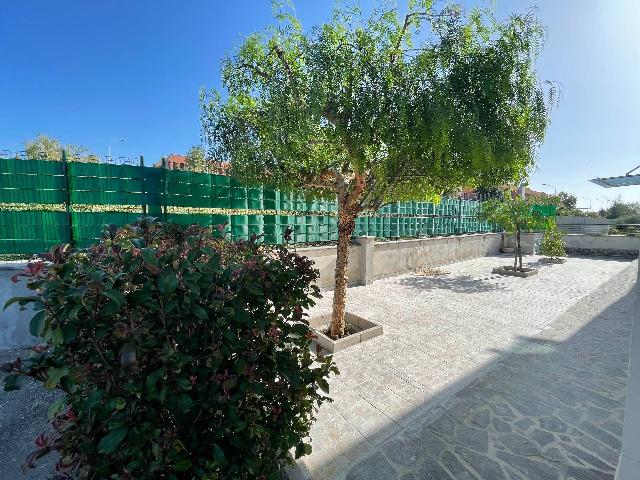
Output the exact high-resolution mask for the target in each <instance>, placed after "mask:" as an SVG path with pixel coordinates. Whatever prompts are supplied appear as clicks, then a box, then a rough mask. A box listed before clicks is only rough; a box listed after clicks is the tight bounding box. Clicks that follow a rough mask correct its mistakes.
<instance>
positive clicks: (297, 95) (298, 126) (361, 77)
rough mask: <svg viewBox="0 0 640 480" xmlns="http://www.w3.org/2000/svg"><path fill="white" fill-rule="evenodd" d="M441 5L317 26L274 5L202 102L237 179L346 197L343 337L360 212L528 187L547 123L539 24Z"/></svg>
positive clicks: (339, 305)
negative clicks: (473, 191)
mask: <svg viewBox="0 0 640 480" xmlns="http://www.w3.org/2000/svg"><path fill="white" fill-rule="evenodd" d="M431 3H432V2H431V1H427V0H423V1H411V2H410V4H409V7H408V10H407V12H406V14H404V15H401V14H400V12H399V11H398V10H397V9H396V8H395V7H394V6H393V3H391V2H388V3H386V4H385V5H383V6H382V7H381V8H379V9H378V10H376V11H374V12H373V13H372V14H371V16H369V17H367V18H363V17H362V15H361V14H360V13H359V12H358V11H355V10H353V9H351V10H349V9H344V8H343V9H340V8H337V9H336V10H335V12H334V15H333V17H332V20H331V21H329V22H328V23H326V24H323V25H319V26H316V27H314V28H312V29H311V30H304V29H303V28H302V27H301V25H300V24H299V23H298V21H297V20H296V18H295V17H293V16H292V15H289V14H287V13H286V11H284V10H278V9H276V11H275V19H276V22H274V23H275V26H273V27H271V28H269V29H267V30H266V31H265V32H262V33H255V34H252V35H250V36H249V37H247V38H246V39H245V40H244V42H243V43H242V44H241V45H240V46H239V48H237V50H235V51H234V52H233V53H232V54H230V55H229V56H228V57H227V58H225V60H224V61H223V67H222V85H223V89H222V91H221V92H220V91H216V90H214V91H212V92H210V93H203V94H202V126H203V138H204V139H205V141H206V142H207V144H208V147H209V149H210V156H211V158H214V159H215V160H216V161H218V162H230V165H231V174H232V175H234V176H236V177H238V178H241V179H244V180H245V181H247V182H252V181H257V182H262V183H267V184H272V185H275V186H278V187H281V188H282V187H284V188H288V189H292V188H304V189H307V190H308V191H311V192H312V193H313V194H319V195H324V196H330V197H333V198H335V197H337V202H338V245H337V261H336V270H335V290H334V298H333V321H332V327H331V331H332V334H333V335H335V336H342V335H343V334H344V312H345V297H346V287H347V261H348V247H349V243H350V241H351V236H352V234H353V231H354V226H355V219H356V217H357V215H358V214H360V213H362V212H364V211H367V210H376V209H378V208H379V207H380V206H381V205H383V204H384V203H386V202H389V201H398V200H407V199H414V200H419V199H424V200H427V199H433V198H437V197H438V196H439V195H440V194H441V193H442V192H443V191H445V190H452V189H455V188H458V187H462V186H473V185H500V184H504V183H512V182H514V181H516V182H517V181H518V180H519V179H520V178H521V177H522V176H523V175H524V174H525V172H526V171H527V169H528V167H530V166H531V165H532V164H533V162H534V154H535V150H536V146H537V145H538V144H539V143H540V142H541V140H542V138H543V135H544V132H545V130H546V127H547V123H548V107H547V102H546V97H545V92H543V88H542V86H541V84H540V83H539V81H538V79H537V76H536V74H535V70H534V60H535V57H536V56H537V54H538V51H539V49H540V45H541V39H542V35H543V29H542V27H541V26H540V24H539V23H538V22H537V20H536V18H535V17H534V15H532V14H531V13H528V14H526V15H523V16H518V15H514V16H512V17H510V18H509V19H508V20H507V21H505V22H499V21H497V20H496V19H495V18H493V16H492V15H491V14H490V13H488V12H481V11H473V12H472V13H470V14H469V15H468V16H465V15H464V14H463V13H462V9H461V8H460V7H457V6H449V7H446V8H445V9H444V10H436V9H435V8H434V7H433V6H432V5H431Z"/></svg>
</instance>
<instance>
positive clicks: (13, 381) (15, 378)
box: [4, 373, 22, 392]
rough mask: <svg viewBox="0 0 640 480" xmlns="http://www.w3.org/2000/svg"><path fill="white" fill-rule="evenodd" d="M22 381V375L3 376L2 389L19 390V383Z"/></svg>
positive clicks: (8, 390)
mask: <svg viewBox="0 0 640 480" xmlns="http://www.w3.org/2000/svg"><path fill="white" fill-rule="evenodd" d="M21 383H22V376H21V375H16V374H15V373H14V374H11V375H7V376H6V377H4V390H5V392H11V391H13V390H20V384H21Z"/></svg>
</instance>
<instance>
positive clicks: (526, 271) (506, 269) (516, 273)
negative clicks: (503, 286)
mask: <svg viewBox="0 0 640 480" xmlns="http://www.w3.org/2000/svg"><path fill="white" fill-rule="evenodd" d="M491 273H497V274H499V275H510V276H512V277H521V278H527V277H530V276H531V275H536V274H537V273H538V270H537V269H535V268H527V267H522V268H518V269H517V270H516V269H515V268H513V267H512V266H511V265H504V266H502V267H495V268H494V269H493V270H492V271H491Z"/></svg>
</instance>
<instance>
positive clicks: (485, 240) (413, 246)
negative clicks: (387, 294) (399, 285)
mask: <svg viewBox="0 0 640 480" xmlns="http://www.w3.org/2000/svg"><path fill="white" fill-rule="evenodd" d="M501 247H502V234H500V233H486V234H476V235H461V236H455V237H435V238H421V239H416V240H400V241H397V242H379V243H375V250H374V253H373V278H383V277H388V276H391V275H398V274H401V273H404V272H409V271H412V270H415V269H416V268H418V267H420V266H422V265H427V266H438V265H446V264H448V263H454V262H459V261H461V260H466V259H469V258H477V257H484V256H487V255H496V254H498V253H500V249H501Z"/></svg>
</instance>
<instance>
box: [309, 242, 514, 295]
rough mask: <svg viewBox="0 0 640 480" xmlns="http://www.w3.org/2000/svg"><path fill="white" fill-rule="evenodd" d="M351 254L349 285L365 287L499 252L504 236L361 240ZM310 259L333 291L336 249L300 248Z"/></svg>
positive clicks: (323, 284) (324, 286)
mask: <svg viewBox="0 0 640 480" xmlns="http://www.w3.org/2000/svg"><path fill="white" fill-rule="evenodd" d="M355 242H356V244H354V245H352V246H351V250H350V253H349V283H350V284H351V285H363V284H367V283H370V282H371V281H373V280H374V279H376V278H383V277H388V276H391V275H398V274H401V273H405V272H409V271H412V270H414V269H416V268H418V267H420V266H422V265H428V266H437V265H445V264H448V263H454V262H458V261H461V260H465V259H469V258H477V257H483V256H486V255H495V254H498V253H500V248H501V247H502V234H500V233H485V234H476V235H461V236H453V237H435V238H421V239H412V240H398V241H394V242H374V241H373V238H371V237H358V238H356V240H355ZM298 253H300V254H301V255H305V256H307V257H309V258H311V259H312V260H313V261H314V262H315V263H316V268H317V269H318V270H320V280H319V281H318V285H319V287H320V288H321V289H323V290H326V289H330V288H333V285H334V280H333V277H334V274H335V263H336V247H335V246H327V247H311V248H301V249H298Z"/></svg>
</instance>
